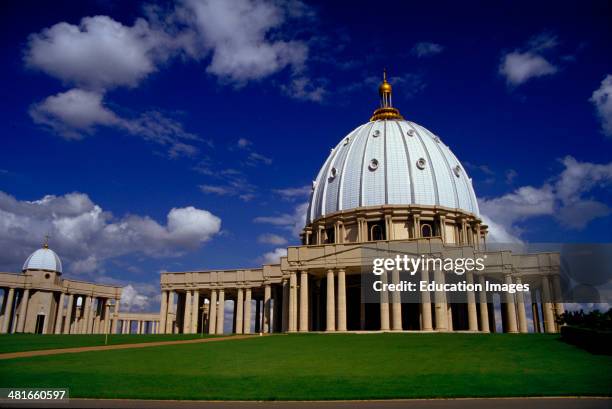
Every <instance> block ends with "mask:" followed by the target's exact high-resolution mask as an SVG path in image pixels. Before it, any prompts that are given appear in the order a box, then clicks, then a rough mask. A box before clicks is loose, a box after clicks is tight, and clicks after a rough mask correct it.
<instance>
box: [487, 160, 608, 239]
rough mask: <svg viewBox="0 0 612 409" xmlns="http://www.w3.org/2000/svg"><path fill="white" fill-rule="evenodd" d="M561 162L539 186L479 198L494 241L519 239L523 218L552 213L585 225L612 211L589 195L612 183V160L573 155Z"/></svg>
mask: <svg viewBox="0 0 612 409" xmlns="http://www.w3.org/2000/svg"><path fill="white" fill-rule="evenodd" d="M560 162H561V163H562V165H563V166H564V169H563V171H562V172H561V173H560V174H559V175H557V176H556V177H555V178H554V179H553V180H552V181H550V182H548V183H545V184H543V185H542V186H540V187H533V186H523V187H519V188H517V189H516V190H514V191H513V192H511V193H508V194H505V195H503V196H500V197H496V198H490V199H486V198H485V199H481V200H480V201H479V205H480V210H481V213H482V215H483V219H484V220H485V222H486V223H487V224H488V225H489V226H490V232H489V235H490V236H489V238H490V240H491V241H496V242H506V243H508V242H518V241H520V235H521V233H522V232H523V230H522V228H521V222H523V221H525V220H527V219H531V218H534V217H543V216H546V217H553V218H555V219H556V220H557V221H558V222H559V223H560V224H561V225H562V226H564V227H565V228H568V229H582V228H584V227H586V226H587V225H588V224H589V223H590V222H591V221H592V220H595V219H597V218H600V217H605V216H608V215H610V214H612V208H610V206H608V205H607V204H606V203H602V202H600V201H597V200H595V199H594V198H593V197H591V196H589V193H591V192H592V191H593V190H594V189H597V188H602V187H607V186H609V185H610V184H612V162H610V163H608V164H596V163H590V162H579V161H577V160H576V159H574V158H573V157H571V156H566V157H565V158H563V159H561V160H560Z"/></svg>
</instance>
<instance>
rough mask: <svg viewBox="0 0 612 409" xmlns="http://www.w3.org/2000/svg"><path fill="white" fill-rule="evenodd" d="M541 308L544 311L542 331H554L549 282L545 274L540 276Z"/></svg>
mask: <svg viewBox="0 0 612 409" xmlns="http://www.w3.org/2000/svg"><path fill="white" fill-rule="evenodd" d="M542 309H543V311H544V314H543V319H544V331H546V332H548V333H552V332H555V314H554V312H553V304H552V302H551V297H550V282H549V280H548V277H547V276H542Z"/></svg>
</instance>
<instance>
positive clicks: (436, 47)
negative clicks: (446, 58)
mask: <svg viewBox="0 0 612 409" xmlns="http://www.w3.org/2000/svg"><path fill="white" fill-rule="evenodd" d="M442 51H444V47H443V46H441V45H440V44H436V43H431V42H427V41H424V42H420V43H416V44H415V45H414V47H412V50H410V52H411V53H412V54H413V55H416V56H417V57H419V58H420V57H431V56H433V55H436V54H440V53H441V52H442Z"/></svg>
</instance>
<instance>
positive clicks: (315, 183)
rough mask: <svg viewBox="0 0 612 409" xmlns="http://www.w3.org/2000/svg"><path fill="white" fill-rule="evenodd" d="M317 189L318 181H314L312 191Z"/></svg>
mask: <svg viewBox="0 0 612 409" xmlns="http://www.w3.org/2000/svg"><path fill="white" fill-rule="evenodd" d="M316 187H317V181H316V180H313V181H312V190H315V188H316Z"/></svg>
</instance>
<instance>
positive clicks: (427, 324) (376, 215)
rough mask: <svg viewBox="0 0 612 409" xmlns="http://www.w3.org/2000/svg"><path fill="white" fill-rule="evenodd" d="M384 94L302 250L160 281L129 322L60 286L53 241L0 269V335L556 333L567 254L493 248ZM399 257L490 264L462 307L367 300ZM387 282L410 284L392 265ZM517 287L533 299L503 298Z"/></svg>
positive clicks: (423, 274) (322, 200) (458, 173)
mask: <svg viewBox="0 0 612 409" xmlns="http://www.w3.org/2000/svg"><path fill="white" fill-rule="evenodd" d="M379 95H380V106H379V107H378V108H377V109H376V110H375V111H374V112H373V114H372V116H371V118H370V119H369V121H368V122H366V123H365V124H362V125H360V126H358V127H356V128H355V129H354V130H352V131H351V132H349V133H348V134H347V135H346V136H344V137H343V138H341V139H340V141H339V142H338V143H337V144H336V145H335V146H334V147H333V148H332V149H331V152H330V154H329V156H328V157H327V159H325V161H324V162H323V165H322V167H321V169H320V171H319V173H318V174H317V175H316V177H315V179H314V181H313V183H312V191H311V194H310V203H309V206H308V210H307V213H306V215H305V216H306V225H305V226H304V228H303V230H302V233H301V245H299V246H290V247H289V248H288V249H287V255H286V256H285V257H282V258H281V259H280V262H279V263H278V264H266V265H263V266H261V267H259V268H236V269H230V270H198V271H180V272H165V273H162V274H161V278H160V280H161V282H160V287H161V308H160V312H159V314H157V313H155V314H135V313H131V314H130V313H122V312H121V311H120V310H119V305H120V298H121V288H119V287H117V286H109V285H101V284H94V283H86V282H80V281H75V280H68V279H63V278H62V277H61V274H62V267H61V261H60V259H59V257H58V256H57V255H56V254H55V253H54V252H53V251H52V250H51V249H49V248H48V246H46V245H45V246H44V247H43V248H42V249H38V250H36V251H35V252H34V253H33V254H32V255H31V256H30V257H29V258H28V259H27V260H26V262H25V264H24V266H23V271H22V273H0V287H1V288H2V289H3V291H4V297H3V303H2V307H1V310H0V330H1V332H3V333H6V332H35V333H46V334H51V333H56V334H60V333H66V334H67V333H102V332H112V333H131V332H135V333H160V334H164V333H187V334H189V333H209V334H223V333H226V332H228V328H231V332H233V333H237V334H250V333H276V332H311V331H320V332H345V331H428V332H431V331H441V332H447V331H469V332H481V333H489V332H495V331H497V330H498V329H500V328H501V330H502V331H503V332H508V333H525V332H530V331H531V332H557V331H558V329H559V328H558V324H557V322H556V317H557V316H558V315H560V314H561V313H562V312H563V304H562V303H561V299H560V298H561V297H560V296H561V286H560V276H559V271H560V265H559V264H560V261H559V254H558V253H554V252H548V253H547V252H540V253H533V254H521V253H515V252H513V251H512V250H511V249H499V248H495V249H492V248H488V247H487V226H486V225H485V224H484V223H483V221H482V219H481V217H480V213H479V209H478V201H477V199H476V194H475V192H474V188H473V186H472V179H471V178H470V177H469V176H468V173H467V172H466V170H465V168H464V166H463V165H462V164H461V162H460V161H459V159H458V158H457V157H456V156H455V154H454V153H453V152H452V151H451V149H450V148H449V146H447V145H446V144H445V143H444V142H443V141H442V139H441V138H440V137H439V136H438V135H435V134H434V133H432V132H430V131H429V130H427V129H426V128H424V127H422V126H420V125H418V124H416V123H414V122H411V121H408V120H405V119H404V118H403V116H402V115H401V113H400V111H399V110H398V109H397V108H395V107H394V106H393V101H392V88H391V85H390V84H389V83H388V82H387V79H386V77H384V78H383V81H382V83H381V85H380V87H379ZM399 255H401V256H402V257H404V256H406V255H410V256H411V257H423V258H424V257H431V258H439V259H451V260H456V259H459V258H463V259H465V258H471V259H475V260H476V259H478V260H483V261H482V269H479V270H478V271H466V272H465V275H464V276H463V277H461V280H464V281H465V282H466V286H465V291H461V297H452V296H451V295H450V294H448V293H446V292H444V291H434V292H430V291H421V292H419V294H418V297H415V298H409V299H405V298H404V297H402V295H401V294H399V293H397V292H388V291H381V292H379V293H377V292H372V291H369V290H368V288H369V287H370V284H369V281H368V279H369V278H371V276H372V274H371V272H372V268H371V267H372V260H373V259H375V258H380V257H383V258H394V257H398V256H399ZM415 273H416V275H417V276H418V279H419V280H420V281H421V282H425V283H429V282H435V283H440V284H445V283H453V282H454V281H455V280H456V279H457V277H456V276H455V274H453V273H452V272H450V273H449V272H447V271H444V270H443V269H440V268H436V267H432V268H429V267H426V268H423V267H421V268H420V269H419V271H418V272H415ZM380 279H381V280H382V282H383V283H386V284H398V285H399V283H400V282H401V281H402V277H401V275H400V273H399V271H398V270H397V269H396V270H394V271H391V272H389V273H384V274H382V275H381V277H380ZM485 283H486V284H485ZM490 283H493V284H490ZM475 284H479V285H475ZM519 287H520V288H527V289H528V291H516V292H510V291H504V290H503V289H504V288H519ZM478 289H485V290H482V291H478ZM487 290H488V291H487ZM228 301H231V302H228ZM496 311H497V312H498V313H497V314H496ZM528 311H529V314H528ZM499 312H501V314H499ZM499 319H500V321H501V322H499V321H497V320H499ZM226 321H228V322H226Z"/></svg>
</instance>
